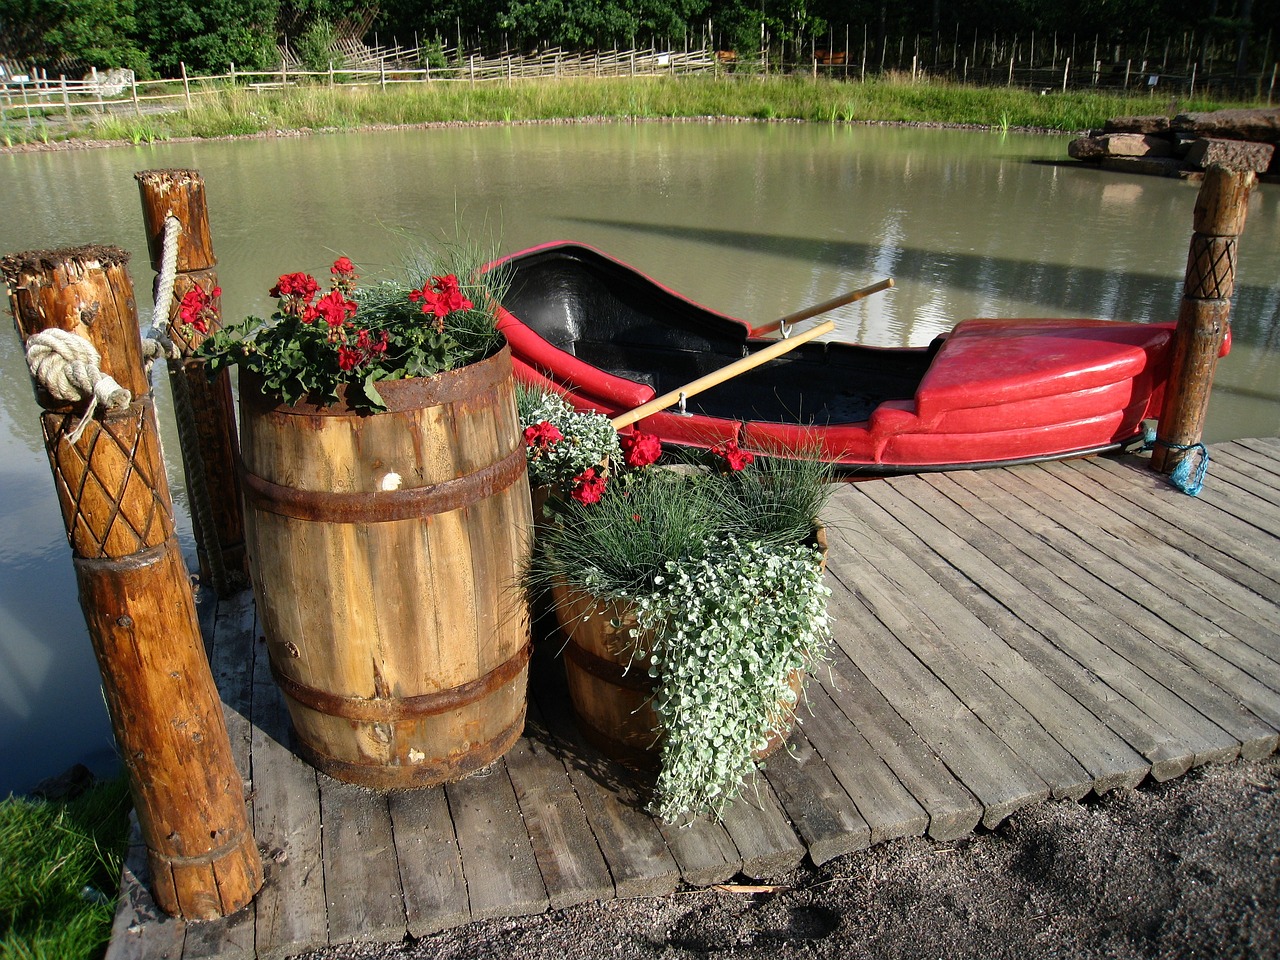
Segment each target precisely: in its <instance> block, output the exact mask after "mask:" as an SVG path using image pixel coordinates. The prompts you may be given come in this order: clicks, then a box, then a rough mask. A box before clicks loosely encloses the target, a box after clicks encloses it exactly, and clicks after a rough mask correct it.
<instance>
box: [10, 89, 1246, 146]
mask: <svg viewBox="0 0 1280 960" xmlns="http://www.w3.org/2000/svg"><path fill="white" fill-rule="evenodd" d="M1227 105H1228V104H1225V103H1221V102H1216V101H1209V100H1195V101H1189V102H1185V103H1178V104H1176V105H1175V109H1177V110H1179V111H1187V110H1212V109H1218V108H1220V107H1223V106H1227ZM1170 106H1171V105H1170V104H1169V103H1168V101H1166V100H1161V99H1153V98H1151V97H1148V96H1145V95H1143V96H1129V97H1121V96H1114V95H1106V94H1097V93H1077V92H1068V93H1060V92H1053V93H1046V94H1043V95H1041V94H1039V93H1036V92H1031V91H1026V90H1019V89H1015V88H1009V87H968V86H961V85H955V84H944V83H923V82H915V83H913V82H910V81H908V80H896V79H893V78H890V79H880V80H874V81H867V82H866V83H861V82H842V81H832V80H825V79H821V80H811V79H807V78H768V79H760V78H743V79H732V78H730V79H726V78H720V79H718V80H715V79H711V78H698V77H689V78H676V79H660V78H622V79H617V80H542V81H526V82H521V83H516V84H514V85H507V84H499V83H494V84H482V85H475V86H473V85H470V84H463V83H445V82H436V83H432V84H414V85H412V86H401V87H390V88H388V89H387V90H385V91H383V90H380V89H378V88H376V87H344V86H341V85H339V86H336V87H332V88H331V87H327V86H315V87H298V88H290V89H288V90H283V91H282V90H267V91H255V90H250V89H247V88H244V87H237V88H229V89H227V90H225V91H223V92H222V93H220V94H218V95H216V96H212V97H206V98H204V99H202V100H200V101H198V102H197V103H196V104H195V105H194V106H193V107H191V108H190V109H189V110H187V109H178V110H175V111H173V112H169V113H162V114H150V115H145V116H141V117H139V116H134V115H127V114H121V115H120V116H118V117H107V118H97V119H95V118H83V119H81V120H79V121H77V122H75V123H73V124H72V125H71V126H69V127H60V128H54V127H52V126H48V125H45V126H42V125H37V126H36V127H34V128H29V127H26V126H24V125H21V124H17V123H12V122H11V123H9V124H8V125H7V127H6V129H5V130H4V131H3V137H4V140H5V142H6V144H7V145H13V144H15V143H21V142H40V141H44V142H52V141H54V140H59V139H68V138H70V139H88V140H113V141H124V142H129V143H143V142H148V143H149V142H156V141H163V140H172V139H177V138H188V137H197V138H212V137H226V136H249V135H253V134H259V133H263V132H268V131H274V130H352V129H359V128H362V127H369V126H385V125H393V126H399V125H413V124H428V123H484V122H495V123H502V122H507V123H511V122H527V121H541V120H558V119H577V118H589V117H603V118H614V119H665V118H689V117H742V118H751V119H763V120H807V121H814V122H821V123H851V122H873V123H876V122H885V123H919V124H964V125H978V126H987V127H996V128H1010V127H1013V128H1019V127H1021V128H1043V129H1050V130H1061V131H1076V130H1084V129H1087V128H1090V127H1096V126H1100V125H1101V124H1102V122H1103V121H1104V120H1106V119H1107V118H1108V117H1113V116H1120V115H1127V114H1143V113H1147V114H1150V113H1164V112H1167V111H1168V110H1169V109H1170Z"/></svg>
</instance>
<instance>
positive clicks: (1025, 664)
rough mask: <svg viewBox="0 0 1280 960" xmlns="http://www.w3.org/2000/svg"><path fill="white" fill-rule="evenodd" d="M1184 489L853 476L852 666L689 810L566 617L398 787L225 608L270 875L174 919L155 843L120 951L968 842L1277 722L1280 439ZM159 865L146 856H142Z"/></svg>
mask: <svg viewBox="0 0 1280 960" xmlns="http://www.w3.org/2000/svg"><path fill="white" fill-rule="evenodd" d="M1212 454H1213V463H1212V466H1211V467H1210V470H1209V478H1208V480H1207V482H1206V485H1205V488H1204V491H1203V492H1202V493H1201V495H1200V496H1199V497H1198V498H1191V497H1187V496H1185V495H1184V494H1182V493H1179V492H1178V491H1176V490H1174V489H1173V488H1171V487H1170V486H1169V485H1168V483H1167V481H1166V480H1165V479H1164V478H1163V477H1160V476H1158V475H1156V474H1154V473H1152V472H1151V471H1149V470H1148V469H1147V468H1146V466H1145V460H1140V459H1138V458H1132V457H1119V458H1094V459H1089V460H1078V461H1070V462H1063V463H1053V464H1043V465H1031V466H1023V467H1015V468H1004V469H996V470H984V471H966V472H959V473H939V474H924V475H919V476H910V477H901V478H895V479H890V480H877V481H871V482H867V483H859V484H850V485H847V486H844V487H842V488H841V489H840V490H839V491H838V492H837V493H836V495H835V497H834V498H833V501H832V504H831V506H830V509H829V512H828V514H827V515H826V518H825V519H826V521H827V525H828V531H829V539H830V554H829V558H828V574H827V581H828V584H829V585H830V587H831V589H832V591H833V596H832V600H831V609H832V612H833V613H834V615H835V617H836V625H835V637H836V641H837V644H836V649H835V650H834V653H833V656H832V658H831V661H830V664H829V665H828V666H825V667H823V668H822V669H820V670H819V671H818V672H817V674H816V675H815V676H814V677H812V678H811V679H810V682H809V684H808V688H807V689H808V706H807V707H806V708H803V709H802V712H801V717H802V726H801V728H800V730H799V732H797V733H796V734H795V735H794V736H793V738H792V741H791V744H792V749H791V751H790V752H789V753H782V754H779V755H778V756H776V757H775V758H773V759H771V760H770V761H769V762H768V764H767V767H766V769H765V770H764V771H763V772H762V773H760V774H757V775H756V778H755V782H754V783H753V784H751V785H750V787H749V788H748V791H747V793H746V795H745V796H744V798H743V799H741V800H739V801H738V802H737V803H736V804H735V805H734V806H733V807H732V808H730V810H729V811H728V813H727V815H726V816H725V818H724V820H723V822H721V823H710V822H702V823H698V824H696V825H694V826H692V827H685V828H681V829H673V828H669V827H667V826H664V825H663V824H660V823H656V822H655V821H654V820H653V819H652V818H651V817H650V816H649V815H648V814H646V813H645V812H644V810H643V786H642V785H640V784H637V783H635V782H634V781H632V780H631V779H629V778H628V777H627V776H626V775H625V774H624V773H622V772H621V771H620V770H619V769H617V768H616V767H614V766H612V765H611V764H609V763H608V762H606V761H603V760H601V759H600V758H599V756H598V755H597V754H595V753H594V752H593V751H592V750H591V749H590V748H589V747H588V746H586V745H585V744H584V743H583V742H582V740H581V739H580V738H579V737H578V736H577V735H576V733H575V731H574V729H573V726H572V724H571V722H570V721H569V718H568V715H567V710H566V703H567V700H566V693H565V689H564V680H563V676H562V672H561V667H560V664H559V663H558V660H557V659H556V656H555V653H556V650H557V649H558V644H557V643H556V641H555V638H554V637H549V638H544V639H543V640H542V641H541V642H540V643H539V647H538V651H537V653H536V655H535V658H534V665H533V668H532V673H531V679H530V711H529V721H528V725H527V727H526V730H525V735H524V737H522V738H521V740H520V741H519V742H518V743H517V745H516V747H515V748H514V749H513V750H512V751H511V752H510V753H509V754H508V755H507V756H506V758H505V759H504V760H503V761H501V762H500V763H497V764H495V765H494V766H492V767H491V768H489V769H488V770H486V771H485V772H484V773H483V774H482V775H479V776H475V777H472V778H471V779H468V780H465V781H463V782H460V783H456V784H451V785H449V786H447V787H443V788H436V789H430V790H422V791H415V792H399V793H392V794H377V793H373V792H370V791H366V790H362V789H359V788H356V787H351V786H347V785H345V784H342V783H339V782H337V781H334V780H332V779H329V778H328V777H326V776H324V775H321V774H318V773H316V771H315V770H313V769H312V768H311V767H309V766H307V765H306V764H305V763H304V762H303V761H302V760H300V759H299V758H298V757H297V756H296V755H295V753H294V752H293V750H292V749H291V747H290V734H289V725H288V718H287V715H286V713H285V711H284V707H283V705H282V703H281V699H280V696H279V694H278V693H277V690H276V688H275V686H274V684H273V682H272V680H271V676H270V672H269V670H268V668H267V662H266V661H267V657H266V651H265V648H264V644H262V643H261V642H258V641H257V640H256V637H257V630H256V628H255V624H254V609H253V600H252V596H251V595H250V594H248V593H245V594H242V595H240V596H238V597H235V598H232V599H231V600H227V601H223V602H221V603H220V604H218V605H217V606H216V608H215V607H212V606H211V607H210V608H209V609H207V610H206V620H207V622H206V637H207V638H208V642H209V650H210V657H211V661H212V665H213V670H214V676H215V678H216V680H217V682H218V686H219V689H220V691H221V694H222V698H223V702H224V704H225V706H226V714H227V720H228V725H229V728H230V733H231V739H232V745H233V749H234V750H235V753H236V758H237V762H238V763H239V764H240V767H241V770H242V773H243V776H244V778H245V784H246V792H247V795H248V796H249V798H250V799H249V806H250V811H251V817H252V823H253V827H254V831H255V834H256V837H257V840H258V843H259V846H260V847H261V848H262V850H263V851H264V858H263V859H264V861H265V862H266V864H267V875H268V880H267V885H266V887H265V888H264V889H263V890H262V892H261V893H259V895H258V897H257V898H256V900H255V902H254V903H253V904H252V905H251V906H250V907H249V908H247V909H246V910H244V911H241V913H239V914H237V915H236V916H234V917H231V918H228V919H226V920H220V921H215V922H210V923H202V924H194V923H193V924H184V923H181V922H179V921H174V920H170V919H167V918H163V917H160V916H157V914H156V911H155V909H154V905H153V904H151V903H150V900H149V897H148V895H147V894H146V891H145V886H144V885H143V884H140V883H139V882H138V880H139V879H140V878H139V877H138V872H139V871H140V870H141V869H142V864H143V862H144V858H143V857H142V856H141V855H140V854H141V851H140V850H137V849H134V850H133V851H132V853H131V856H130V859H129V865H128V867H127V869H126V874H125V878H124V883H123V889H124V892H125V897H124V898H123V899H122V903H121V907H120V909H119V912H118V914H117V919H116V926H115V930H114V933H113V938H112V944H111V948H110V950H109V952H108V957H109V958H111V960H126V958H128V960H134V958H160V957H167V958H175V960H176V958H195V957H227V958H231V957H283V956H289V955H293V954H297V953H299V952H303V951H306V950H308V949H312V948H316V947H320V946H323V945H326V944H336V943H342V942H346V941H375V940H381V941H398V940H400V939H401V938H403V937H404V936H405V934H406V933H410V934H413V935H414V936H421V935H424V934H428V933H431V932H434V931H437V930H440V929H444V928H447V927H450V926H455V925H458V924H463V923H466V922H468V921H469V920H473V919H480V918H487V917H500V916H519V915H527V914H535V913H540V912H542V911H545V910H547V909H550V908H556V907H563V906H568V905H570V904H574V903H580V902H584V901H591V900H601V899H608V898H612V897H635V896H660V895H663V894H667V893H670V892H672V891H674V890H676V889H677V887H679V886H680V885H681V884H690V885H697V886H703V885H709V884H712V883H717V882H721V881H724V880H727V879H729V878H731V877H734V876H738V875H744V876H746V877H750V878H760V879H764V878H769V877H773V876H777V875H779V874H782V873H784V872H786V871H788V870H789V869H791V868H793V867H794V866H796V865H797V864H798V863H800V861H801V860H802V859H803V858H805V857H806V856H807V857H809V858H810V859H811V860H812V861H813V862H815V863H822V862H825V861H827V860H829V859H831V858H833V857H836V856H839V855H841V854H845V853H849V852H853V851H857V850H860V849H863V848H865V847H867V846H868V845H870V844H874V843H879V842H881V841H884V840H888V839H890V838H893V837H902V836H913V835H916V836H918V835H926V834H927V835H929V836H931V837H935V838H938V839H947V838H955V837H959V836H962V835H965V834H966V833H968V832H970V831H972V830H974V829H975V828H976V827H977V826H978V824H979V823H981V824H984V825H985V826H987V827H994V826H995V825H997V824H998V823H1000V822H1001V821H1002V820H1003V819H1004V818H1006V817H1008V816H1009V815H1010V814H1011V813H1013V812H1014V811H1016V810H1018V809H1019V808H1021V807H1024V806H1026V805H1028V804H1033V803H1036V802H1039V801H1042V800H1044V799H1046V798H1048V797H1059V798H1062V797H1066V798H1077V799H1078V798H1081V797H1083V796H1085V795H1086V794H1088V793H1090V792H1097V793H1102V792H1105V791H1108V790H1113V789H1116V788H1121V787H1132V786H1135V785H1136V784H1138V783H1139V782H1140V781H1142V780H1143V779H1144V778H1146V777H1148V776H1150V777H1152V778H1154V779H1157V780H1165V779H1168V778H1170V777H1176V776H1178V775H1180V774H1182V773H1184V772H1185V771H1187V770H1188V769H1189V768H1191V767H1192V766H1195V765H1197V764H1202V763H1207V762H1215V761H1228V760H1231V759H1233V758H1235V757H1237V756H1244V757H1246V758H1257V757H1261V756H1265V755H1267V754H1269V753H1271V752H1272V751H1274V750H1275V749H1276V747H1277V744H1278V743H1280V440H1277V439H1266V440H1242V441H1234V442H1231V443H1225V444H1219V445H1216V446H1214V447H1213V448H1212ZM141 879H142V880H145V877H142V878H141Z"/></svg>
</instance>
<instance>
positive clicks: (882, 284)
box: [751, 277, 893, 337]
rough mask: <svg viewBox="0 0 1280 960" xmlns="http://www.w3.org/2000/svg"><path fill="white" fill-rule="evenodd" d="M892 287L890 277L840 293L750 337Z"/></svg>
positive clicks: (780, 318) (755, 330) (790, 314)
mask: <svg viewBox="0 0 1280 960" xmlns="http://www.w3.org/2000/svg"><path fill="white" fill-rule="evenodd" d="M892 286H893V278H892V277H890V278H887V279H885V280H877V281H876V282H875V283H873V284H871V285H870V286H866V287H861V288H859V289H857V290H850V291H849V292H848V293H842V294H841V295H840V296H838V297H836V298H835V299H833V300H828V301H827V302H826V303H819V304H817V305H816V306H812V307H805V308H804V309H803V310H797V311H796V312H795V313H789V314H787V315H786V316H785V317H779V318H778V319H777V320H774V321H773V322H771V323H766V324H765V325H764V326H763V327H755V328H754V329H752V331H751V336H753V337H758V336H760V335H761V334H763V333H773V331H775V330H780V329H782V327H783V326H784V325H785V326H792V325H794V324H797V323H800V322H801V321H803V320H808V319H809V318H810V317H816V316H817V315H818V314H820V313H826V312H827V311H828V310H834V309H836V307H843V306H845V305H847V304H850V303H857V302H858V301H859V300H862V299H864V298H866V297H869V296H871V295H872V294H873V293H879V292H880V291H881V290H888V289H889V288H890V287H892Z"/></svg>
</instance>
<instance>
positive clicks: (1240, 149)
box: [1187, 137, 1275, 173]
mask: <svg viewBox="0 0 1280 960" xmlns="http://www.w3.org/2000/svg"><path fill="white" fill-rule="evenodd" d="M1274 154H1275V147H1274V146H1273V145H1271V144H1269V143H1253V142H1251V141H1248V140H1218V139H1213V138H1209V137H1202V138H1201V139H1199V140H1197V141H1196V142H1195V143H1193V144H1192V145H1191V149H1189V150H1188V151H1187V163H1189V164H1191V165H1192V166H1196V167H1200V168H1202V169H1208V168H1209V167H1211V166H1218V167H1225V168H1226V169H1228V170H1241V171H1243V170H1252V171H1253V172H1254V173H1263V172H1265V171H1266V169H1267V167H1269V166H1270V165H1271V158H1272V156H1273V155H1274Z"/></svg>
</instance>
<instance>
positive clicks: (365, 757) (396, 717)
mask: <svg viewBox="0 0 1280 960" xmlns="http://www.w3.org/2000/svg"><path fill="white" fill-rule="evenodd" d="M378 390H379V393H381V395H382V397H383V399H384V400H385V401H386V404H387V410H385V411H378V412H375V413H367V412H360V411H357V410H353V409H351V408H350V407H349V406H348V405H347V404H346V403H345V402H339V403H338V404H335V405H333V406H329V407H317V406H312V405H309V404H306V403H298V404H294V405H286V404H281V403H278V402H277V401H275V400H273V399H271V398H269V397H266V396H264V395H263V393H262V390H261V388H260V385H259V384H258V383H256V382H255V381H254V380H253V379H252V377H251V376H248V375H242V377H241V387H240V400H241V447H242V450H241V461H242V464H243V473H242V478H243V481H244V497H245V508H246V509H245V527H246V544H247V547H248V551H249V559H250V572H251V575H252V578H253V587H254V595H255V598H256V600H257V605H258V617H259V621H260V624H261V629H262V632H263V634H264V635H265V639H266V643H267V649H268V652H269V655H270V664H271V671H272V674H273V675H274V676H275V679H276V681H277V683H278V684H279V686H280V689H281V690H282V691H283V693H284V697H285V702H286V705H287V706H288V709H289V715H290V719H291V720H292V722H293V728H294V732H295V734H296V738H297V746H298V748H299V751H300V752H301V753H302V755H303V756H304V757H306V759H307V760H309V761H310V762H311V763H312V764H314V765H315V766H316V767H317V768H318V769H320V770H322V771H324V772H325V773H327V774H329V775H331V776H333V777H336V778H337V779H339V780H344V781H347V782H349V783H356V784H360V785H363V786H368V787H374V788H378V789H393V788H401V787H420V786H431V785H434V784H438V783H443V782H447V781H450V780H456V779H459V778H461V777H463V776H465V775H467V774H468V773H471V772H473V771H475V770H477V769H479V768H481V767H483V766H485V765H487V764H489V763H491V762H493V761H494V760H496V759H497V758H498V757H500V756H501V755H502V754H503V753H505V752H506V751H507V749H508V748H509V747H510V746H511V745H512V744H513V743H514V742H515V740H516V738H517V737H518V736H519V735H520V732H521V730H522V728H523V725H524V715H525V705H526V685H527V679H528V663H529V655H530V650H531V646H530V632H529V616H528V610H527V607H526V604H525V601H524V596H523V592H522V591H521V590H520V588H519V576H520V573H521V571H522V569H523V567H524V564H525V561H526V557H527V551H528V549H529V543H530V539H531V538H530V534H529V530H530V526H531V523H532V513H531V508H530V500H529V484H528V479H527V474H526V466H525V452H524V444H523V441H522V437H521V433H520V429H519V424H518V422H517V415H516V407H515V393H514V383H513V379H512V367H511V356H510V353H509V351H508V350H507V349H505V348H504V349H503V350H502V351H501V352H500V353H498V354H495V355H494V356H493V357H490V358H488V359H486V360H483V361H481V362H479V363H475V364H471V365H469V366H467V367H463V368H461V369H458V370H454V371H449V372H445V373H441V374H438V375H436V376H434V377H429V378H422V379H412V380H403V381H393V382H386V383H380V384H379V385H378Z"/></svg>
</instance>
